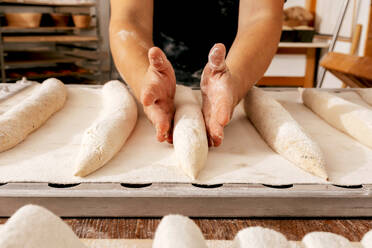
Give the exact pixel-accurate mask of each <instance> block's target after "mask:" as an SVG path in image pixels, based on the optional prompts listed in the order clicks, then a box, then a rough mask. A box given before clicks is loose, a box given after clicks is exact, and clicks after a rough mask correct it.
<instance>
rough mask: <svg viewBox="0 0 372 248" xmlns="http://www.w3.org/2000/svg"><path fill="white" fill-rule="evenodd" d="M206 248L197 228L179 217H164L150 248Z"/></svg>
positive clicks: (190, 221)
mask: <svg viewBox="0 0 372 248" xmlns="http://www.w3.org/2000/svg"><path fill="white" fill-rule="evenodd" d="M175 247H177V248H191V247H192V248H207V245H206V242H205V240H204V237H203V234H202V233H201V231H200V229H199V227H198V226H197V225H196V224H195V223H194V222H193V221H192V220H191V219H189V218H187V217H184V216H181V215H168V216H165V217H164V218H163V219H162V221H161V222H160V224H159V226H158V228H157V229H156V232H155V237H154V242H153V244H152V248H175Z"/></svg>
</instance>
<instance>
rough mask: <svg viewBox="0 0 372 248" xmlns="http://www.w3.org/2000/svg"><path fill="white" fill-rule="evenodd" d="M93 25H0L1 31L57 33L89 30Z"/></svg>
mask: <svg viewBox="0 0 372 248" xmlns="http://www.w3.org/2000/svg"><path fill="white" fill-rule="evenodd" d="M94 28H95V27H94V26H91V27H86V28H78V27H37V28H22V27H1V28H0V31H1V32H2V33H57V32H66V31H77V30H90V29H94Z"/></svg>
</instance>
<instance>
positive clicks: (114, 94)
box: [75, 81, 137, 177]
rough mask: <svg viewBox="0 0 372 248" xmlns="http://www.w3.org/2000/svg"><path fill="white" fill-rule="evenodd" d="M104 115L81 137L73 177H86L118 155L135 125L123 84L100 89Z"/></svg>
mask: <svg viewBox="0 0 372 248" xmlns="http://www.w3.org/2000/svg"><path fill="white" fill-rule="evenodd" d="M102 95H103V105H104V107H103V114H102V115H101V117H100V118H99V119H98V120H97V121H95V122H94V123H93V124H92V126H90V127H89V128H88V129H87V130H86V131H85V132H84V135H83V138H82V142H81V146H80V151H79V154H78V156H77V159H76V171H75V176H81V177H84V176H87V175H88V174H90V173H92V172H94V171H95V170H98V169H99V168H101V167H102V166H104V165H105V164H106V163H107V162H108V161H109V160H110V159H112V158H113V157H114V156H115V154H116V153H117V152H118V151H120V149H121V148H122V146H123V145H124V143H125V141H126V140H127V138H128V137H129V135H130V134H131V132H132V130H133V129H134V127H135V124H136V122H137V105H136V102H135V100H134V99H133V97H132V95H131V94H130V93H129V91H128V89H127V88H126V86H125V85H124V84H122V83H121V82H119V81H110V82H108V83H106V84H105V85H104V86H103V88H102Z"/></svg>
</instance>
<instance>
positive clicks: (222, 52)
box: [200, 43, 238, 146]
mask: <svg viewBox="0 0 372 248" xmlns="http://www.w3.org/2000/svg"><path fill="white" fill-rule="evenodd" d="M225 56H226V48H225V46H224V45H223V44H220V43H219V44H216V45H214V46H213V48H212V49H211V51H210V53H209V57H208V63H207V65H206V66H205V67H204V71H203V74H202V78H201V83H200V87H201V91H202V95H203V114H204V119H205V124H206V127H207V132H208V136H209V142H210V144H211V145H212V146H219V145H220V144H221V143H222V140H223V137H224V133H223V129H224V127H225V126H226V125H227V124H228V123H229V122H230V119H231V116H232V113H233V110H234V107H235V106H236V104H237V103H238V97H237V95H238V94H237V93H236V92H235V91H236V90H235V88H236V87H234V85H237V82H236V81H237V79H236V78H234V77H233V76H232V74H231V73H230V71H229V68H228V67H227V65H226V63H225Z"/></svg>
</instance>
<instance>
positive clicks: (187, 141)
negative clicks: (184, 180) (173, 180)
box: [173, 85, 208, 179]
mask: <svg viewBox="0 0 372 248" xmlns="http://www.w3.org/2000/svg"><path fill="white" fill-rule="evenodd" d="M175 105H176V113H175V116H174V130H173V146H174V151H175V155H176V158H177V162H178V165H179V166H180V167H181V168H182V170H183V171H184V172H185V173H186V174H187V175H188V176H189V177H191V178H192V179H195V178H196V177H197V176H198V174H199V171H200V170H201V169H202V168H203V167H204V165H205V162H206V161H207V156H208V140H207V133H206V129H205V123H204V118H203V114H202V112H201V107H200V105H199V104H198V101H197V99H196V97H195V95H194V94H193V92H192V89H190V88H188V87H185V86H180V85H179V86H177V90H176V97H175Z"/></svg>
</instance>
